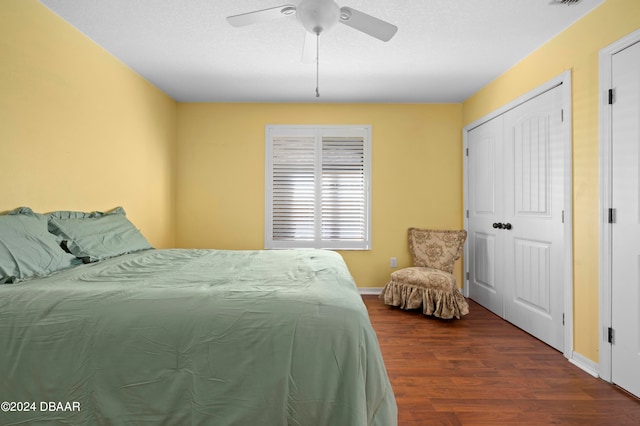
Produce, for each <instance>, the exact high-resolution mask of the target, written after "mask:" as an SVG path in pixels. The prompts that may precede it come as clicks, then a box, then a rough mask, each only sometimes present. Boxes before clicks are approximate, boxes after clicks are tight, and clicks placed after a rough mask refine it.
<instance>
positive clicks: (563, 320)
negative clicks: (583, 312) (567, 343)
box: [562, 312, 564, 325]
mask: <svg viewBox="0 0 640 426" xmlns="http://www.w3.org/2000/svg"><path fill="white" fill-rule="evenodd" d="M562 325H564V312H563V313H562Z"/></svg>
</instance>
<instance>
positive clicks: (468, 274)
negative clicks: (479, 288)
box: [467, 271, 469, 281]
mask: <svg viewBox="0 0 640 426" xmlns="http://www.w3.org/2000/svg"><path fill="white" fill-rule="evenodd" d="M467 281H469V272H468V271H467Z"/></svg>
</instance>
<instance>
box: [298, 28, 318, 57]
mask: <svg viewBox="0 0 640 426" xmlns="http://www.w3.org/2000/svg"><path fill="white" fill-rule="evenodd" d="M317 37H318V36H317V35H316V34H311V33H310V32H309V31H305V32H304V45H303V46H302V63H304V64H311V63H313V62H315V61H316V57H317V56H318V53H317V52H318V40H317Z"/></svg>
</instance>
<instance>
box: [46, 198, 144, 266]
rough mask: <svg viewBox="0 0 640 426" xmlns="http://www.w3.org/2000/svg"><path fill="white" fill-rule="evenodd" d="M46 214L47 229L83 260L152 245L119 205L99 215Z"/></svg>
mask: <svg viewBox="0 0 640 426" xmlns="http://www.w3.org/2000/svg"><path fill="white" fill-rule="evenodd" d="M74 216H75V215H69V218H66V219H65V218H60V217H56V215H51V214H50V215H49V232H51V233H52V234H54V235H57V236H58V237H59V238H60V239H61V240H62V244H63V247H66V249H67V250H69V252H70V253H72V254H73V255H74V256H76V257H78V258H80V259H82V260H83V261H84V262H97V261H99V260H104V259H108V258H110V257H115V256H120V255H122V254H125V253H132V252H136V251H140V250H147V249H151V248H153V247H151V245H150V244H149V242H148V241H147V239H146V238H145V237H144V236H143V235H142V234H141V233H140V231H139V230H138V229H137V228H136V227H135V226H134V225H133V224H132V223H131V222H130V221H129V219H127V217H126V216H125V211H124V209H123V208H122V207H119V208H117V209H115V210H114V211H112V212H110V213H106V214H105V213H100V214H99V215H88V216H86V217H79V215H77V216H75V217H74Z"/></svg>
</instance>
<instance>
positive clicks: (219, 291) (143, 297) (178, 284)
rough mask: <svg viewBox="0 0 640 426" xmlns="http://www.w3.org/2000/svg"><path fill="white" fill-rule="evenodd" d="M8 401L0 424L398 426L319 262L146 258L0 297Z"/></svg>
mask: <svg viewBox="0 0 640 426" xmlns="http://www.w3.org/2000/svg"><path fill="white" fill-rule="evenodd" d="M3 401H6V402H9V403H10V405H7V404H5V403H3V405H2V410H3V411H0V424H13V423H19V424H28V425H38V424H105V425H120V424H132V425H135V424H144V425H155V424H163V425H239V426H254V425H265V426H270V425H309V426H321V425H338V426H357V425H380V426H391V425H395V424H396V423H397V412H396V404H395V399H394V395H393V393H392V390H391V386H390V384H389V380H388V378H387V374H386V370H385V367H384V363H383V360H382V357H381V354H380V348H379V346H378V341H377V338H376V335H375V333H374V331H373V329H372V327H371V324H370V322H369V317H368V314H367V311H366V308H365V306H364V303H363V302H362V299H361V297H360V295H359V293H358V291H357V289H356V286H355V283H354V282H353V279H352V277H351V275H350V274H349V271H348V269H347V267H346V265H345V263H344V261H343V260H342V258H341V257H340V255H339V254H337V253H334V252H330V251H323V250H285V251H223V250H177V249H174V250H149V251H144V252H138V253H133V254H129V255H124V256H120V257H118V258H115V259H110V260H106V261H102V262H98V263H95V264H88V265H81V266H77V267H75V268H73V269H70V270H66V271H63V272H61V273H58V274H55V275H52V276H49V277H46V278H39V279H36V280H33V281H27V282H22V283H19V284H14V285H4V286H0V402H3ZM6 409H8V411H6ZM25 410H28V411H25ZM21 422H22V423H21Z"/></svg>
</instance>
